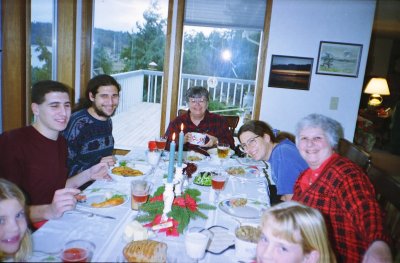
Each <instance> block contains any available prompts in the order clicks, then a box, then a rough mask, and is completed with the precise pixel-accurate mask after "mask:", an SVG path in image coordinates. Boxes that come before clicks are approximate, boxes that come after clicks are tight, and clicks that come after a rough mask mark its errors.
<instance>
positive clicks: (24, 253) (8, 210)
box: [0, 178, 32, 262]
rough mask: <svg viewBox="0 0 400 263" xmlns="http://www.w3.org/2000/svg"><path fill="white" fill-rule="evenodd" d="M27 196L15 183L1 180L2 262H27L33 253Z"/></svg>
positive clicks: (0, 245)
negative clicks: (27, 212) (26, 203)
mask: <svg viewBox="0 0 400 263" xmlns="http://www.w3.org/2000/svg"><path fill="white" fill-rule="evenodd" d="M25 211H26V206H25V196H24V194H23V193H22V191H21V190H20V189H19V188H18V187H17V186H16V185H15V184H13V183H11V182H9V181H7V180H5V179H3V178H0V261H17V262H21V261H26V259H27V258H28V257H29V256H30V254H31V252H32V241H31V233H30V230H29V228H28V224H27V219H26V214H25Z"/></svg>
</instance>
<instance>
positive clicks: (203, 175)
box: [193, 171, 217, 186]
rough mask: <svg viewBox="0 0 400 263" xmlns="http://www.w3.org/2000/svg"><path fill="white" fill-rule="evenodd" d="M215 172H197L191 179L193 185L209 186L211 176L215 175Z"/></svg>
mask: <svg viewBox="0 0 400 263" xmlns="http://www.w3.org/2000/svg"><path fill="white" fill-rule="evenodd" d="M216 174H217V173H216V172H211V171H203V172H199V173H198V174H197V175H196V176H195V177H194V179H193V183H194V184H197V185H201V186H211V176H212V175H216Z"/></svg>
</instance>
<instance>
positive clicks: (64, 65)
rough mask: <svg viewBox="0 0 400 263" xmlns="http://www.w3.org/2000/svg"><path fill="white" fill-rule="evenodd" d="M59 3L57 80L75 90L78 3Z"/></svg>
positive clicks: (62, 1)
mask: <svg viewBox="0 0 400 263" xmlns="http://www.w3.org/2000/svg"><path fill="white" fill-rule="evenodd" d="M57 3H58V7H57V12H58V25H57V26H58V29H57V61H58V63H57V80H58V81H60V82H62V83H64V84H67V85H68V86H70V87H71V88H73V89H74V88H75V40H76V37H75V32H76V1H64V0H59V1H58V2H57ZM71 100H72V101H73V100H74V98H73V96H72V97H71Z"/></svg>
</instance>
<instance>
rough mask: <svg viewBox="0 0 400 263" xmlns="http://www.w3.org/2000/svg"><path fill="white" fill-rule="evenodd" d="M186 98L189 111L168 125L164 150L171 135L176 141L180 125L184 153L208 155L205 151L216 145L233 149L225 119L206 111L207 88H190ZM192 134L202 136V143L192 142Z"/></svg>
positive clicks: (231, 138)
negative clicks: (192, 152)
mask: <svg viewBox="0 0 400 263" xmlns="http://www.w3.org/2000/svg"><path fill="white" fill-rule="evenodd" d="M186 98H187V103H188V106H189V110H188V112H187V113H185V114H183V115H181V116H178V117H176V118H175V119H174V120H173V121H171V122H170V124H169V125H168V129H167V131H166V132H165V136H166V137H167V138H168V141H167V147H166V149H167V150H168V149H169V143H170V142H171V140H172V135H173V133H175V136H176V137H175V139H176V140H177V138H178V137H177V135H178V134H179V132H180V131H181V125H182V124H183V132H184V133H185V137H184V150H186V151H188V150H193V151H196V152H199V153H202V154H206V155H208V153H207V149H209V148H212V147H215V146H216V145H217V144H218V143H225V144H228V145H229V146H230V148H232V149H233V148H234V147H235V142H234V140H233V136H232V133H231V131H230V130H229V127H228V123H227V122H226V120H225V118H224V117H223V116H221V115H219V114H216V113H212V112H210V111H209V110H208V102H209V93H208V90H207V88H205V87H201V86H194V87H191V88H189V89H188V90H187V91H186ZM194 133H197V134H198V133H200V134H204V135H205V140H204V142H202V143H198V141H195V140H193V138H194V137H195V136H194Z"/></svg>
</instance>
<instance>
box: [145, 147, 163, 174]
mask: <svg viewBox="0 0 400 263" xmlns="http://www.w3.org/2000/svg"><path fill="white" fill-rule="evenodd" d="M146 157H147V162H148V163H149V164H150V165H151V173H150V174H153V173H154V172H155V171H156V168H157V166H158V163H159V162H160V157H161V151H158V150H155V151H147V152H146Z"/></svg>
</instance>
